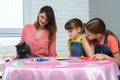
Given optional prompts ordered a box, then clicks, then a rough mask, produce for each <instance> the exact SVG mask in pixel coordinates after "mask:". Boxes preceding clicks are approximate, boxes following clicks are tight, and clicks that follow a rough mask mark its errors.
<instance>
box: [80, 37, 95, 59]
mask: <svg viewBox="0 0 120 80" xmlns="http://www.w3.org/2000/svg"><path fill="white" fill-rule="evenodd" d="M82 45H83V48H84V50H85V52H86V54H87V55H88V57H91V58H92V57H93V55H94V47H93V45H91V44H89V42H88V41H87V39H86V37H85V36H84V35H83V36H82Z"/></svg>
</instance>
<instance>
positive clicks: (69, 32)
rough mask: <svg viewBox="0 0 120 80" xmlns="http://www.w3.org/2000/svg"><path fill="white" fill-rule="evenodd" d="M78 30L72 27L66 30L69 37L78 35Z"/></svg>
mask: <svg viewBox="0 0 120 80" xmlns="http://www.w3.org/2000/svg"><path fill="white" fill-rule="evenodd" d="M80 31H81V29H80V28H74V29H71V30H67V32H68V35H69V37H70V39H76V38H77V37H78V36H79V35H80Z"/></svg>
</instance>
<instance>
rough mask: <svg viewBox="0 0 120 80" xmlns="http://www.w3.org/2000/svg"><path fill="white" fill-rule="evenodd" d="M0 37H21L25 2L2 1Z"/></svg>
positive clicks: (0, 7) (0, 8)
mask: <svg viewBox="0 0 120 80" xmlns="http://www.w3.org/2000/svg"><path fill="white" fill-rule="evenodd" d="M0 25H1V26H0V37H1V36H2V37H9V36H19V35H20V33H21V28H22V27H23V0H0Z"/></svg>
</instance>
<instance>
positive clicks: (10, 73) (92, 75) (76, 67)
mask: <svg viewBox="0 0 120 80" xmlns="http://www.w3.org/2000/svg"><path fill="white" fill-rule="evenodd" d="M48 59H49V61H47V62H35V61H33V60H32V59H21V60H14V61H11V62H8V63H6V65H5V69H4V72H3V77H2V80H118V75H120V72H119V69H118V66H117V64H116V63H114V62H113V61H107V60H102V61H95V60H80V59H79V58H70V60H56V59H55V58H48Z"/></svg>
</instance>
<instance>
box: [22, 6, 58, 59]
mask: <svg viewBox="0 0 120 80" xmlns="http://www.w3.org/2000/svg"><path fill="white" fill-rule="evenodd" d="M56 31H57V26H56V20H55V15H54V12H53V9H52V8H51V7H50V6H44V7H42V8H41V9H40V11H39V14H38V16H37V20H36V21H35V23H34V24H27V25H25V26H24V29H23V32H22V37H21V42H24V41H25V42H26V43H27V44H28V45H29V46H30V48H31V51H32V53H33V54H34V56H36V57H48V56H56Z"/></svg>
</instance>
